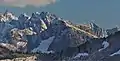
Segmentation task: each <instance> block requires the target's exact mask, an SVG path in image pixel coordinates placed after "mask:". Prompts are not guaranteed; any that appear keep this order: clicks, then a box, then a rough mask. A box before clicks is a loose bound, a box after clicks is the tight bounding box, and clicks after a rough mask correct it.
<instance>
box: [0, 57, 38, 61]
mask: <svg viewBox="0 0 120 61" xmlns="http://www.w3.org/2000/svg"><path fill="white" fill-rule="evenodd" d="M0 61H37V57H36V56H30V57H20V58H14V59H5V60H0ZM39 61H40V60H39Z"/></svg>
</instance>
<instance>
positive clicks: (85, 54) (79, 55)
mask: <svg viewBox="0 0 120 61" xmlns="http://www.w3.org/2000/svg"><path fill="white" fill-rule="evenodd" d="M88 55H89V54H88V53H78V54H77V55H76V56H75V57H74V58H79V57H81V56H88Z"/></svg>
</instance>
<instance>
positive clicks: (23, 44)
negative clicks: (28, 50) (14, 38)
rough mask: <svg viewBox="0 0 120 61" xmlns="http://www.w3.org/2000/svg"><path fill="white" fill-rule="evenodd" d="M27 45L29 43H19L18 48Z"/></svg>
mask: <svg viewBox="0 0 120 61" xmlns="http://www.w3.org/2000/svg"><path fill="white" fill-rule="evenodd" d="M26 45H27V42H17V48H19V47H20V46H22V47H25V46H26Z"/></svg>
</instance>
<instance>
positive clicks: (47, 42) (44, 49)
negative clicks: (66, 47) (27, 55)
mask: <svg viewBox="0 0 120 61" xmlns="http://www.w3.org/2000/svg"><path fill="white" fill-rule="evenodd" d="M54 38H55V36H53V37H50V38H48V39H47V40H43V41H42V42H41V43H40V45H39V46H38V47H37V48H35V49H33V50H32V52H40V51H41V52H42V53H54V52H53V51H47V50H48V48H49V45H50V44H51V43H52V41H53V39H54Z"/></svg>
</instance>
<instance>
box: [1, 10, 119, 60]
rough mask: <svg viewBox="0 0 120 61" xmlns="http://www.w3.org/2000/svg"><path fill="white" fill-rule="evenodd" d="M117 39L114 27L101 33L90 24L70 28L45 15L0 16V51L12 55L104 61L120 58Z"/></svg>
mask: <svg viewBox="0 0 120 61" xmlns="http://www.w3.org/2000/svg"><path fill="white" fill-rule="evenodd" d="M119 36H120V34H119V28H118V27H116V28H112V29H103V28H101V27H99V26H98V25H97V24H96V23H94V22H90V23H88V24H73V23H72V22H70V21H69V20H65V19H63V18H60V17H57V16H56V15H55V14H51V13H49V12H41V13H39V12H35V13H32V15H31V16H28V15H26V14H25V13H24V14H21V15H20V16H19V17H16V16H15V15H14V14H13V13H10V12H8V11H6V12H5V13H0V47H2V48H1V50H4V49H3V47H4V48H5V50H10V51H12V52H16V51H17V52H24V53H27V52H28V53H43V54H55V56H59V57H60V58H61V59H63V57H71V59H69V60H68V61H70V60H72V61H73V60H86V61H101V60H107V61H108V60H109V59H111V58H110V57H114V56H115V55H118V54H120V53H119V50H120V49H119V48H120V47H119V45H120V42H119ZM1 50H0V53H1V52H2V51H1ZM117 51H118V52H117ZM115 52H117V53H115ZM7 53H9V52H7ZM1 55H6V54H5V53H4V52H3V53H2V54H1ZM114 58H115V57H114ZM115 59H117V58H115ZM109 61H110V60H109Z"/></svg>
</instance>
